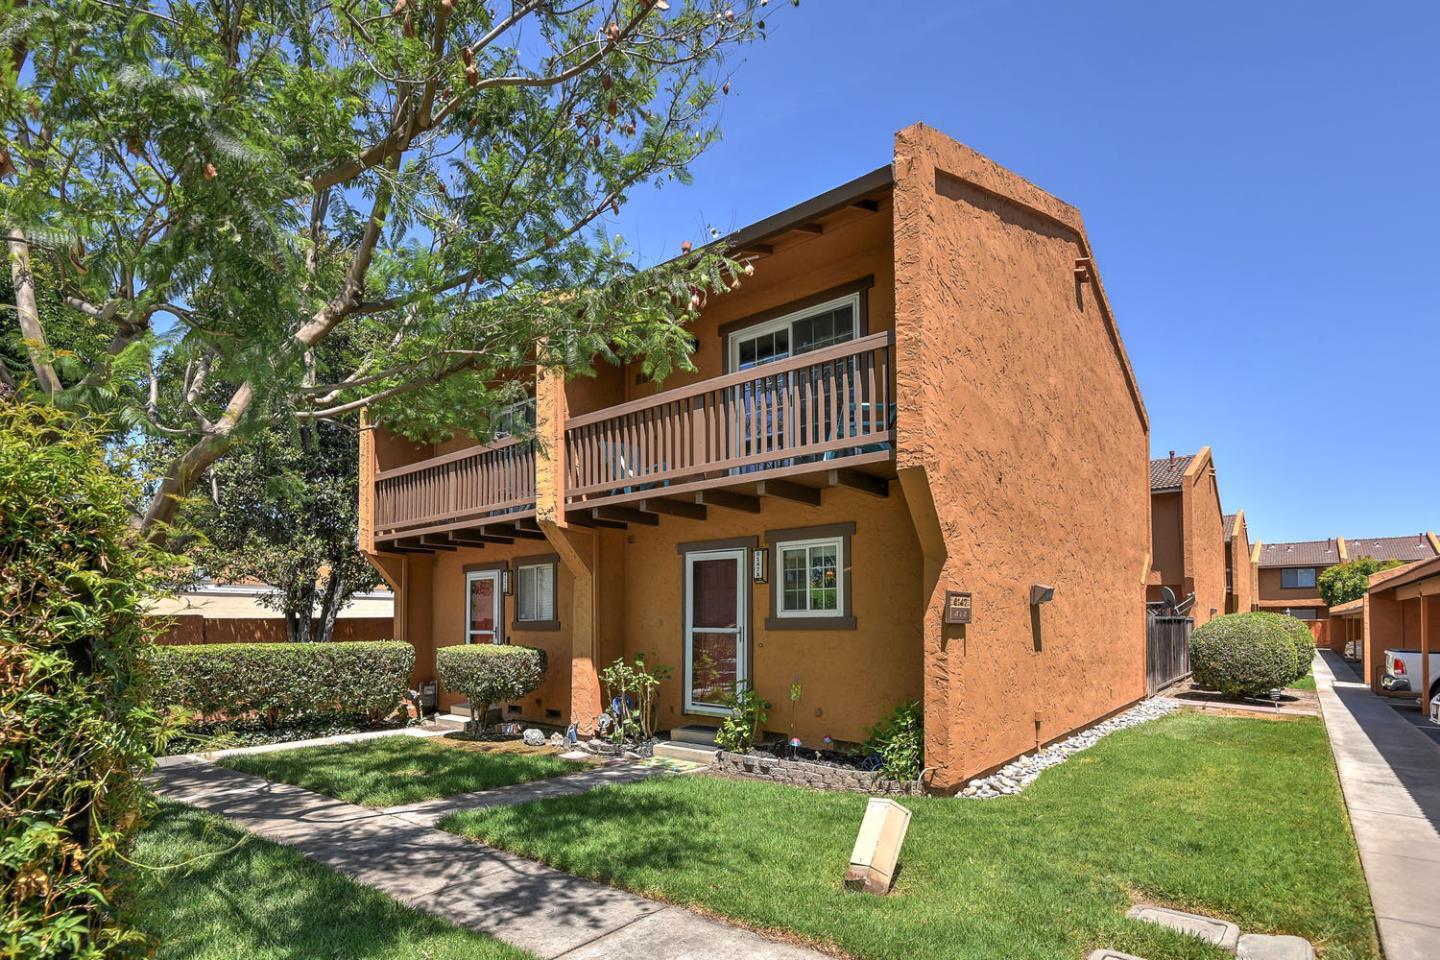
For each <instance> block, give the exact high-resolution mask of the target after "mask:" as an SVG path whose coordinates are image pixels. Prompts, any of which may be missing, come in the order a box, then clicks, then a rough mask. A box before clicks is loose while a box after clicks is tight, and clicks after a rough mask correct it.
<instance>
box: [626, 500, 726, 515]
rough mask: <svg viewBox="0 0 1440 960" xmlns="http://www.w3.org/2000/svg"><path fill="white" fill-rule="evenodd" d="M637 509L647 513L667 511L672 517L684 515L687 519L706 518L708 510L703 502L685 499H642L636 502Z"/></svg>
mask: <svg viewBox="0 0 1440 960" xmlns="http://www.w3.org/2000/svg"><path fill="white" fill-rule="evenodd" d="M635 506H636V509H638V510H642V511H644V512H645V513H665V514H669V515H670V516H672V517H684V518H685V519H687V520H704V519H705V517H706V515H707V513H708V511H707V510H706V509H705V505H704V504H703V503H690V502H688V501H685V500H666V499H664V498H660V499H656V500H641V501H639V502H638V503H636V505H635Z"/></svg>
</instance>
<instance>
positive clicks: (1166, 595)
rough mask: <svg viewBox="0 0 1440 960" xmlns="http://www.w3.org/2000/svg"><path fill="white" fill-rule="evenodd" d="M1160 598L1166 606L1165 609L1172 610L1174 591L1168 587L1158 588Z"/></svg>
mask: <svg viewBox="0 0 1440 960" xmlns="http://www.w3.org/2000/svg"><path fill="white" fill-rule="evenodd" d="M1160 597H1161V599H1163V600H1164V601H1165V606H1166V607H1169V608H1173V607H1174V606H1175V591H1174V590H1171V589H1170V588H1169V587H1161V588H1160Z"/></svg>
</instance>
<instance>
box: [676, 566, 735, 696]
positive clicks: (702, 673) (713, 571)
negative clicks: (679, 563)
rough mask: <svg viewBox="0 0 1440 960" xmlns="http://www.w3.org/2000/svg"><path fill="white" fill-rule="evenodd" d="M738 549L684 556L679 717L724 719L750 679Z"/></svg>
mask: <svg viewBox="0 0 1440 960" xmlns="http://www.w3.org/2000/svg"><path fill="white" fill-rule="evenodd" d="M745 554H746V550H745V548H744V547H738V548H735V549H726V550H702V551H697V552H694V553H687V554H685V712H686V713H708V714H715V715H717V716H724V715H725V714H726V713H728V712H729V711H728V710H727V709H726V707H725V698H726V696H727V695H728V694H729V693H730V692H731V691H732V690H734V689H735V686H736V684H738V683H740V682H742V681H748V680H749V679H750V672H749V664H748V662H747V661H748V657H747V655H746V649H745V639H746V638H745V623H746V621H747V620H748V619H749V608H748V606H747V604H746V598H747V596H748V591H747V590H746V589H745V584H746V577H745V574H746V570H745Z"/></svg>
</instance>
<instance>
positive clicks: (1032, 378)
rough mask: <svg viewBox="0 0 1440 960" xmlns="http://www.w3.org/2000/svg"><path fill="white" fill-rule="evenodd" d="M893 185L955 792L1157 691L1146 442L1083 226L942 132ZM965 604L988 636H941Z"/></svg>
mask: <svg viewBox="0 0 1440 960" xmlns="http://www.w3.org/2000/svg"><path fill="white" fill-rule="evenodd" d="M895 172H896V181H897V182H896V187H895V244H896V263H897V266H896V288H897V289H896V337H897V349H898V353H899V359H898V361H897V367H898V371H899V373H898V377H899V384H898V390H897V396H898V400H899V409H900V414H899V431H900V438H899V468H900V470H901V472H902V474H905V473H907V472H909V473H911V474H912V475H913V474H920V473H923V475H924V477H925V478H926V482H925V484H924V486H925V487H928V489H929V491H930V495H931V497H932V499H933V507H934V513H933V521H927V519H926V518H925V517H920V516H918V515H917V522H918V523H921V524H924V523H927V522H933V523H934V524H935V526H936V527H937V528H938V530H939V532H940V536H939V537H938V538H937V539H936V542H935V543H934V544H933V545H931V546H928V547H927V549H929V550H931V551H932V555H931V556H930V557H928V558H927V559H930V560H933V561H934V570H935V578H934V579H933V581H931V580H930V579H929V578H928V577H927V581H926V582H923V583H922V584H920V585H919V586H920V587H921V588H922V589H923V590H925V591H927V593H926V594H925V595H926V598H927V605H926V614H925V619H924V629H925V640H924V643H925V698H926V750H927V763H928V764H931V765H939V766H943V767H944V768H945V769H944V772H943V774H942V776H941V780H940V782H941V783H942V784H945V785H954V784H955V783H958V782H959V780H960V779H962V778H965V777H968V776H970V775H973V774H976V773H979V772H981V771H983V770H986V769H988V768H991V767H993V766H995V765H996V764H999V763H1002V762H1004V761H1006V760H1008V759H1010V758H1012V757H1014V756H1016V755H1018V754H1020V753H1022V752H1025V751H1027V750H1030V749H1033V748H1034V747H1035V746H1036V744H1037V743H1040V742H1044V741H1048V740H1051V739H1054V738H1055V737H1057V736H1060V735H1061V734H1063V733H1065V732H1066V731H1068V730H1070V729H1073V728H1075V727H1077V726H1081V725H1083V724H1085V723H1088V722H1090V721H1093V720H1096V719H1099V718H1100V717H1102V716H1104V715H1106V714H1108V713H1111V712H1113V711H1115V710H1118V709H1120V708H1122V707H1124V706H1125V705H1126V704H1128V703H1131V702H1133V701H1135V700H1137V699H1139V698H1140V697H1142V696H1143V695H1144V692H1145V689H1144V660H1145V649H1144V624H1145V615H1144V606H1143V600H1144V579H1145V574H1146V558H1147V556H1148V554H1149V552H1150V518H1149V512H1150V485H1149V449H1148V447H1149V442H1148V429H1149V428H1148V421H1147V419H1146V417H1145V414H1144V408H1143V405H1142V404H1141V402H1140V399H1139V393H1138V388H1136V387H1135V385H1134V381H1133V377H1132V376H1131V374H1130V370H1129V364H1128V360H1127V359H1126V358H1125V356H1124V352H1123V347H1121V346H1120V344H1119V340H1118V332H1117V331H1116V329H1115V328H1114V326H1113V324H1112V322H1111V321H1110V318H1109V316H1108V304H1105V303H1104V302H1103V290H1102V289H1101V287H1100V285H1099V279H1098V275H1094V274H1092V278H1091V279H1089V281H1088V282H1082V281H1079V280H1077V277H1076V273H1075V271H1076V259H1077V258H1079V257H1083V256H1087V255H1088V242H1087V241H1085V239H1084V233H1083V229H1084V228H1083V224H1082V223H1081V220H1080V216H1079V214H1078V212H1077V211H1075V210H1074V209H1073V208H1072V207H1069V206H1067V205H1065V204H1063V203H1060V202H1059V201H1057V200H1055V199H1054V198H1053V197H1050V196H1049V195H1048V194H1045V193H1043V192H1042V191H1040V190H1039V189H1038V188H1036V187H1034V186H1032V185H1031V184H1029V183H1026V182H1025V181H1023V180H1021V179H1020V178H1018V177H1016V176H1014V175H1013V174H1011V173H1009V172H1007V171H1005V170H1003V169H1001V168H1000V167H998V166H997V165H995V164H993V163H992V162H990V161H989V160H987V159H985V158H984V157H981V156H980V155H978V154H976V153H974V152H973V151H971V150H969V149H967V148H965V147H962V146H960V145H959V144H956V143H954V142H953V141H951V140H949V139H947V138H945V137H943V136H941V135H939V134H937V133H936V132H935V131H933V130H930V129H928V128H925V127H923V126H917V127H910V128H907V129H906V130H903V131H901V132H900V133H899V134H898V135H897V137H896V155H895ZM909 482H911V483H913V484H915V485H917V486H919V485H920V484H919V483H918V481H913V480H912V481H909ZM909 489H910V488H909V487H907V491H908V490H909ZM925 506H928V505H925ZM922 539H924V540H925V541H926V542H927V544H929V543H931V541H930V540H929V538H928V536H923V535H922ZM935 551H939V552H940V554H939V555H937V554H936V553H935ZM1033 583H1046V584H1050V585H1052V586H1054V587H1056V594H1055V599H1054V602H1052V603H1048V604H1043V605H1041V606H1039V607H1037V608H1032V607H1031V606H1030V603H1029V590H1030V586H1031V584H1033ZM946 589H957V590H968V591H971V592H972V593H973V595H974V614H973V623H972V624H971V625H970V626H968V627H950V628H942V627H941V626H940V616H941V606H942V604H943V595H944V591H945V590H946Z"/></svg>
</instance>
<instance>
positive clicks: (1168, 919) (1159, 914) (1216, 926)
mask: <svg viewBox="0 0 1440 960" xmlns="http://www.w3.org/2000/svg"><path fill="white" fill-rule="evenodd" d="M1125 915H1126V916H1127V917H1131V918H1133V919H1135V920H1144V921H1145V922H1146V923H1158V924H1160V926H1162V927H1169V928H1170V929H1171V930H1176V931H1179V932H1180V933H1185V934H1189V935H1190V936H1192V937H1199V938H1200V939H1201V940H1204V941H1205V942H1206V943H1213V944H1215V946H1217V947H1219V948H1220V949H1222V950H1229V951H1230V952H1231V953H1234V952H1235V948H1236V947H1237V946H1238V945H1239V943H1240V928H1239V927H1237V926H1235V924H1233V923H1231V922H1230V921H1229V920H1216V919H1215V918H1214V917H1202V916H1200V915H1199V914H1198V913H1186V912H1185V911H1183V910H1171V909H1170V908H1168V907H1149V906H1145V905H1144V904H1141V905H1140V906H1137V907H1131V908H1130V911H1129V912H1128V913H1126V914H1125Z"/></svg>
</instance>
